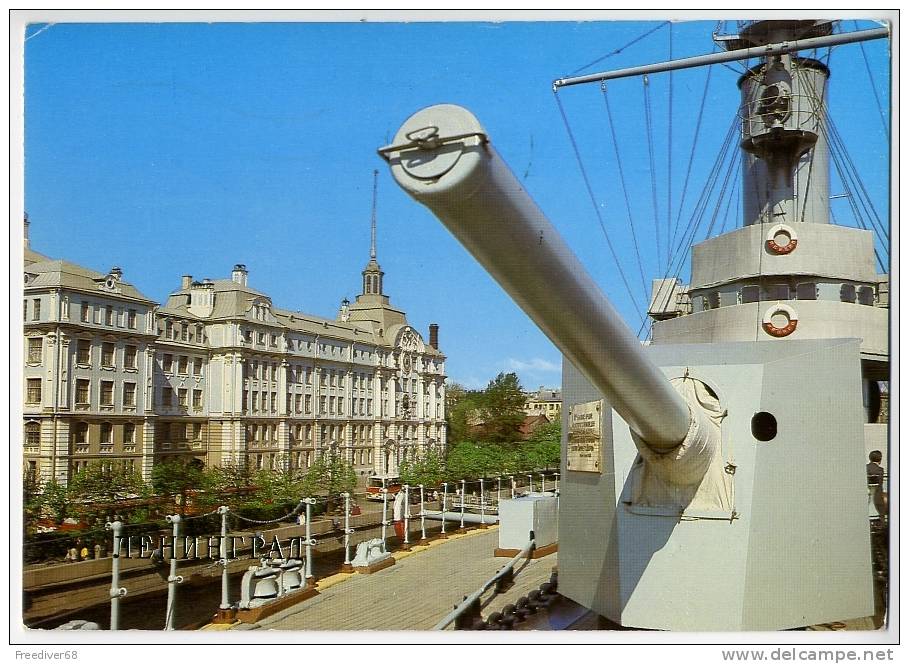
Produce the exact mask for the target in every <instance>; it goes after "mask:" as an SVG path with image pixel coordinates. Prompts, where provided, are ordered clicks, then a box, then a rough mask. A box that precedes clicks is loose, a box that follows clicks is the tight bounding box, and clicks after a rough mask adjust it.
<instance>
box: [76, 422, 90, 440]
mask: <svg viewBox="0 0 909 664" xmlns="http://www.w3.org/2000/svg"><path fill="white" fill-rule="evenodd" d="M73 444H74V445H88V423H87V422H76V424H75V426H74V427H73Z"/></svg>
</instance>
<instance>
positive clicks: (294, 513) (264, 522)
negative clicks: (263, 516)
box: [215, 500, 305, 526]
mask: <svg viewBox="0 0 909 664" xmlns="http://www.w3.org/2000/svg"><path fill="white" fill-rule="evenodd" d="M304 505H305V503H304V502H303V501H302V500H301V501H300V502H299V504H298V505H297V506H296V507H295V508H294V509H293V511H292V512H288V513H287V514H285V515H284V516H279V517H278V518H277V519H269V520H267V521H259V520H258V519H250V518H249V517H245V516H241V515H240V514H237V513H236V512H231V514H232V515H233V516H234V517H236V518H237V519H240V520H241V521H245V522H247V523H255V524H257V525H260V526H264V525H265V524H268V523H278V522H279V521H284V520H285V519H289V518H290V517H292V516H294V515H296V514H297V513H298V512H299V511H300V508H301V507H303V506H304ZM215 513H217V512H215Z"/></svg>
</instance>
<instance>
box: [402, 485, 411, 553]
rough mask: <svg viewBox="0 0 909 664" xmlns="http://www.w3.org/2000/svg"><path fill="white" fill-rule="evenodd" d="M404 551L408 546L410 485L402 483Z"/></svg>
mask: <svg viewBox="0 0 909 664" xmlns="http://www.w3.org/2000/svg"><path fill="white" fill-rule="evenodd" d="M402 548H403V549H404V550H405V551H406V550H407V549H409V548H410V485H409V484H405V485H404V546H403V547H402Z"/></svg>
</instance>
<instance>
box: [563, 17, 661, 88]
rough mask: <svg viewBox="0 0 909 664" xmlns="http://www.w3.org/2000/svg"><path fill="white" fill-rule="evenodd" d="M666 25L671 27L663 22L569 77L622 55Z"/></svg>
mask: <svg viewBox="0 0 909 664" xmlns="http://www.w3.org/2000/svg"><path fill="white" fill-rule="evenodd" d="M665 25H671V21H663V22H662V23H660V24H659V25H658V26H656V27H655V28H651V29H650V30H648V31H647V32H645V33H644V34H642V35H640V36H638V37H635V38H634V39H632V40H631V41H630V42H628V43H627V44H625V45H624V46H620V47H619V48H617V49H615V50H614V51H611V52H609V53H607V54H606V55H604V56H601V57H599V58H597V59H596V60H594V61H593V62H588V63H587V64H586V65H582V66H580V67H578V68H577V69H575V70H574V71H573V72H571V73H570V74H568V75H569V76H574V75H575V74H577V73H578V72H581V71H584V70H585V69H587V68H588V67H593V66H594V65H596V64H599V63H600V62H603V60H606V59H607V58H611V57H612V56H614V55H618V54H619V53H621V52H622V51H624V50H625V49H626V48H628V47H629V46H632V45H634V44H637V43H638V42H639V41H641V40H642V39H644V38H645V37H649V36H650V35H652V34H653V33H654V32H656V31H657V30H659V29H660V28H662V27H663V26H665Z"/></svg>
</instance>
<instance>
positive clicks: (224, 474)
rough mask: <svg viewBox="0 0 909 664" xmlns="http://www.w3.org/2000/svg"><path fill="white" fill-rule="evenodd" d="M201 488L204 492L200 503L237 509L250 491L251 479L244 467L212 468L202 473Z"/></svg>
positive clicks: (246, 467) (251, 486)
mask: <svg viewBox="0 0 909 664" xmlns="http://www.w3.org/2000/svg"><path fill="white" fill-rule="evenodd" d="M202 486H203V487H204V489H205V492H204V494H203V495H201V496H200V497H199V501H200V502H201V503H204V504H205V505H206V506H209V507H214V506H217V505H228V506H230V507H232V508H235V509H239V508H240V507H241V506H242V505H243V503H244V502H247V500H248V498H247V494H249V493H250V492H251V491H252V488H253V477H252V474H251V472H250V470H249V467H248V466H246V465H226V466H212V467H211V468H206V469H205V470H204V471H203V473H202Z"/></svg>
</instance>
